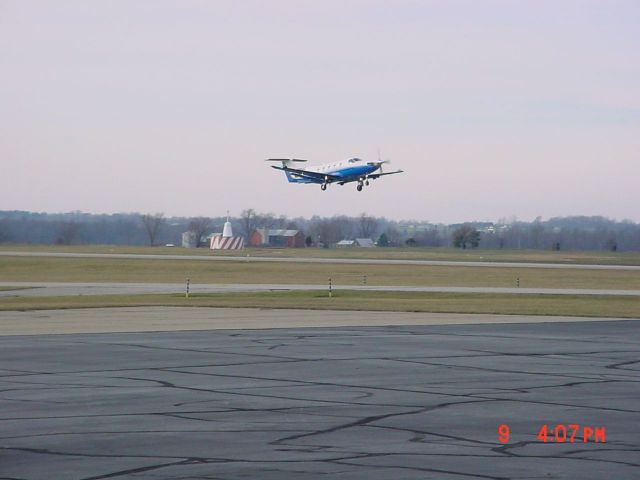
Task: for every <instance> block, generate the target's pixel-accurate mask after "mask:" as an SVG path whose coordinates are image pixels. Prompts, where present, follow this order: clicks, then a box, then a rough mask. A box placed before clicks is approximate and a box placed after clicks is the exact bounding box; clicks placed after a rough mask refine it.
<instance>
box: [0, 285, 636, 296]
mask: <svg viewBox="0 0 640 480" xmlns="http://www.w3.org/2000/svg"><path fill="white" fill-rule="evenodd" d="M2 287H4V288H10V287H17V289H15V290H0V298H2V297H59V296H74V295H140V294H151V293H160V294H170V293H185V291H186V283H96V282H93V283H65V282H0V288H2ZM327 288H328V286H327V285H317V284H316V285H300V284H249V283H247V284H244V283H236V284H204V283H201V284H197V283H196V284H190V285H189V291H190V293H194V294H196V293H234V292H235V293H240V292H269V291H283V290H307V291H309V290H326V289H327ZM331 288H332V289H333V290H360V291H378V292H424V293H429V292H445V293H493V294H496V293H504V294H519V295H524V294H529V295H533V294H535V295H614V296H640V290H610V289H584V288H507V287H449V286H441V287H426V286H402V285H339V284H338V285H336V284H335V283H334V284H333V285H332V287H331Z"/></svg>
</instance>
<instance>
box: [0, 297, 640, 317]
mask: <svg viewBox="0 0 640 480" xmlns="http://www.w3.org/2000/svg"><path fill="white" fill-rule="evenodd" d="M136 306H177V307H241V308H290V309H312V310H369V311H406V312H441V313H487V314H514V315H516V314H517V315H561V316H584V317H610V318H612V317H613V318H640V301H638V298H637V297H611V296H587V295H583V296H581V295H574V296H564V295H562V296H560V295H507V294H499V295H496V294H458V293H415V292H361V291H340V292H334V294H333V297H332V298H329V297H328V294H327V292H326V291H315V292H314V291H303V292H300V291H289V292H282V291H278V292H262V293H231V294H199V295H192V296H191V297H190V298H188V299H187V298H185V296H184V295H129V296H125V295H109V296H75V297H39V298H20V297H18V298H5V299H3V300H2V302H0V310H50V309H69V308H98V307H136Z"/></svg>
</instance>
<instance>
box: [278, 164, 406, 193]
mask: <svg viewBox="0 0 640 480" xmlns="http://www.w3.org/2000/svg"><path fill="white" fill-rule="evenodd" d="M266 161H267V162H282V166H281V167H279V166H276V165H272V166H271V168H275V169H276V170H282V171H283V172H284V173H285V174H286V176H287V180H289V182H291V183H316V184H320V189H321V190H323V191H324V190H326V189H327V185H329V184H331V183H337V184H338V185H344V184H345V183H349V182H358V185H357V187H356V189H357V190H358V191H359V192H361V191H362V187H363V186H364V185H369V180H376V179H377V178H380V177H382V176H384V175H393V174H395V173H402V170H395V171H393V172H383V171H382V165H383V164H385V163H389V160H380V159H378V161H377V162H365V161H364V160H362V159H360V158H356V157H354V158H349V159H348V160H343V161H341V162H335V163H327V164H324V165H319V166H316V167H309V168H294V166H295V165H296V163H300V162H306V161H307V160H302V159H299V158H269V159H267V160H266Z"/></svg>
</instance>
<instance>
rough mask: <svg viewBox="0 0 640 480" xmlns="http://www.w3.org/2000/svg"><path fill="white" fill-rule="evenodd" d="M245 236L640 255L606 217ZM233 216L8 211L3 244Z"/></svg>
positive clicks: (178, 236)
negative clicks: (594, 251) (294, 234)
mask: <svg viewBox="0 0 640 480" xmlns="http://www.w3.org/2000/svg"><path fill="white" fill-rule="evenodd" d="M229 220H230V221H231V224H232V226H233V229H234V232H235V234H236V235H243V236H244V237H245V239H248V238H249V237H250V236H251V233H253V231H255V229H257V228H263V227H266V228H271V229H276V228H278V229H293V230H301V231H302V232H303V233H304V235H305V237H306V240H307V242H306V243H307V245H308V246H319V247H332V246H334V245H335V244H336V243H337V242H339V241H340V240H344V239H349V240H351V239H355V238H371V239H373V240H374V241H375V242H376V243H377V244H378V246H390V247H406V246H409V247H447V246H456V247H459V248H489V249H499V248H505V249H525V248H526V249H543V250H612V251H640V224H637V223H634V222H631V221H627V220H625V221H615V220H611V219H608V218H605V217H585V216H575V217H558V218H551V219H548V220H543V219H541V218H537V219H536V220H535V221H533V222H523V221H518V220H516V219H509V220H507V219H500V220H498V221H496V222H468V223H464V224H452V225H445V224H433V223H429V222H424V221H395V220H388V219H386V218H381V217H373V216H370V215H367V214H364V213H363V214H361V215H359V216H357V217H349V216H334V217H318V216H314V217H311V218H289V217H286V216H282V215H280V216H278V215H274V214H265V213H259V212H256V211H255V210H253V209H247V210H244V211H243V212H242V213H241V215H240V216H239V217H232V218H230V219H229ZM225 221H226V218H225V217H222V216H220V217H165V216H164V215H162V214H144V215H142V214H137V213H119V214H113V215H105V214H90V213H82V212H70V213H61V214H51V213H33V212H22V211H0V243H30V244H63V245H74V244H108V245H150V244H151V245H166V244H172V245H181V243H182V234H183V232H187V231H191V232H194V234H195V236H196V238H198V239H201V240H202V241H201V242H200V244H201V245H205V244H206V237H207V236H208V235H210V234H212V233H220V232H222V229H223V225H224V222H225Z"/></svg>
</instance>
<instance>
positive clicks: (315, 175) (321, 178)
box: [271, 165, 341, 183]
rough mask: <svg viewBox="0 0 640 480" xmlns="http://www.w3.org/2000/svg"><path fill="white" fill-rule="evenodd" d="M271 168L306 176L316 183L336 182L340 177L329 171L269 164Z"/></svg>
mask: <svg viewBox="0 0 640 480" xmlns="http://www.w3.org/2000/svg"><path fill="white" fill-rule="evenodd" d="M271 168H275V169H276V170H282V171H283V172H289V173H293V174H294V175H299V176H301V177H304V178H308V179H309V180H313V181H315V182H318V183H331V182H337V181H338V180H340V179H341V177H339V176H337V175H332V174H330V173H320V172H312V171H309V170H298V169H297V168H289V167H277V166H275V165H271Z"/></svg>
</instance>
